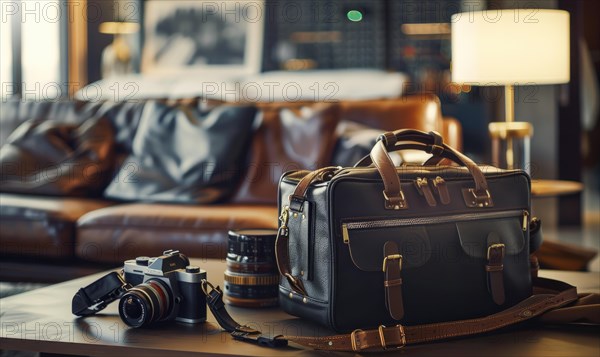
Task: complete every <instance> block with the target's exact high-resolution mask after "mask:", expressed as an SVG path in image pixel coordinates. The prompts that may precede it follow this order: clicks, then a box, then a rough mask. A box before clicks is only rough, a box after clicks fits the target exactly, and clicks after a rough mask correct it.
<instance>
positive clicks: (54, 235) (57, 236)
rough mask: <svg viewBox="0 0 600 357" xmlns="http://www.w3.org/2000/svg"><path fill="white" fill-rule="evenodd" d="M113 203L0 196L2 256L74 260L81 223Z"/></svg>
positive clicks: (66, 198) (59, 198)
mask: <svg viewBox="0 0 600 357" xmlns="http://www.w3.org/2000/svg"><path fill="white" fill-rule="evenodd" d="M112 204H113V203H111V202H108V201H103V200H90V199H84V198H74V197H73V198H69V197H39V196H25V195H15V194H5V193H3V194H0V217H2V233H1V234H0V254H2V255H3V256H6V255H17V256H33V257H48V258H70V257H73V255H74V247H75V239H74V237H75V225H76V222H77V220H78V219H79V218H80V217H81V216H83V215H84V214H86V213H88V212H92V211H95V210H98V209H100V208H104V207H108V206H110V205H112Z"/></svg>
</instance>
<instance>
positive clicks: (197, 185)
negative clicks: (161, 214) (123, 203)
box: [104, 103, 256, 203]
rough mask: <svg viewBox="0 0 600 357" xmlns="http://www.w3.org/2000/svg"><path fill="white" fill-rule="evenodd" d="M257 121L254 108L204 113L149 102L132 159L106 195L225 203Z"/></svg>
mask: <svg viewBox="0 0 600 357" xmlns="http://www.w3.org/2000/svg"><path fill="white" fill-rule="evenodd" d="M255 116H256V108H255V107H253V106H234V105H221V106H218V107H215V108H210V109H204V108H197V107H190V106H176V107H171V106H167V105H164V104H162V103H148V105H146V107H145V108H144V112H143V114H142V118H141V120H140V124H139V127H138V129H137V132H136V135H135V139H134V140H133V144H132V154H131V155H130V156H129V157H128V158H127V159H126V160H125V161H124V162H123V164H122V167H121V170H120V171H119V172H118V173H117V175H116V177H115V178H114V179H113V180H112V182H111V184H110V186H108V188H107V189H106V191H105V193H104V194H105V196H106V197H107V198H109V199H115V200H127V201H150V202H178V203H213V202H217V201H221V200H223V199H225V198H226V197H227V196H228V195H229V194H230V191H231V189H232V188H233V187H235V184H236V182H237V181H238V178H239V176H240V167H241V166H242V165H241V159H242V158H243V154H244V153H245V149H246V147H247V145H248V142H249V140H250V137H251V128H252V124H253V122H254V120H255ZM232 127H235V128H236V130H231V128H232Z"/></svg>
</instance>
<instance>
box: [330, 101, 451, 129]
mask: <svg viewBox="0 0 600 357" xmlns="http://www.w3.org/2000/svg"><path fill="white" fill-rule="evenodd" d="M340 110H341V113H340V117H341V120H349V121H354V122H357V123H361V124H363V125H367V126H369V127H372V128H378V129H382V130H385V131H392V130H398V129H408V128H410V129H419V130H423V131H431V130H436V131H439V132H442V130H443V126H442V107H441V104H440V100H439V98H438V97H437V96H435V95H433V94H419V95H410V96H406V97H401V98H398V99H381V100H360V101H343V102H341V103H340Z"/></svg>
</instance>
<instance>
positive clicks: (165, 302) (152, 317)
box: [119, 279, 172, 327]
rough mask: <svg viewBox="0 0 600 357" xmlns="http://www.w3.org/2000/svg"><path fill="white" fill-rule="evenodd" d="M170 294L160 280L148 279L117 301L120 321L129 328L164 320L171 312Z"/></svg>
mask: <svg viewBox="0 0 600 357" xmlns="http://www.w3.org/2000/svg"><path fill="white" fill-rule="evenodd" d="M171 301H172V298H171V292H170V289H169V287H168V286H167V285H166V284H165V283H164V282H163V281H161V280H158V279H150V280H148V281H146V282H145V283H143V284H140V285H137V286H135V287H134V288H132V289H130V290H129V291H128V292H127V293H125V295H123V297H122V298H121V300H120V301H119V314H120V315H121V319H122V320H123V321H124V322H125V323H126V324H127V325H129V326H131V327H141V326H146V325H150V324H152V323H153V322H155V321H160V320H164V319H165V318H166V317H167V316H168V315H169V312H170V311H171V308H172V306H171Z"/></svg>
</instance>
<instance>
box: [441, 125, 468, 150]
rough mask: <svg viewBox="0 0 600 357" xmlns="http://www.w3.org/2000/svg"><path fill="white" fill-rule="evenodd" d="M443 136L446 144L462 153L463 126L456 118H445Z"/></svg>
mask: <svg viewBox="0 0 600 357" xmlns="http://www.w3.org/2000/svg"><path fill="white" fill-rule="evenodd" d="M442 136H443V137H444V141H445V142H446V144H448V145H450V146H451V147H453V148H455V149H456V150H458V151H462V148H463V138H462V126H461V124H460V122H459V121H458V120H457V119H456V118H453V117H443V119H442Z"/></svg>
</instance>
